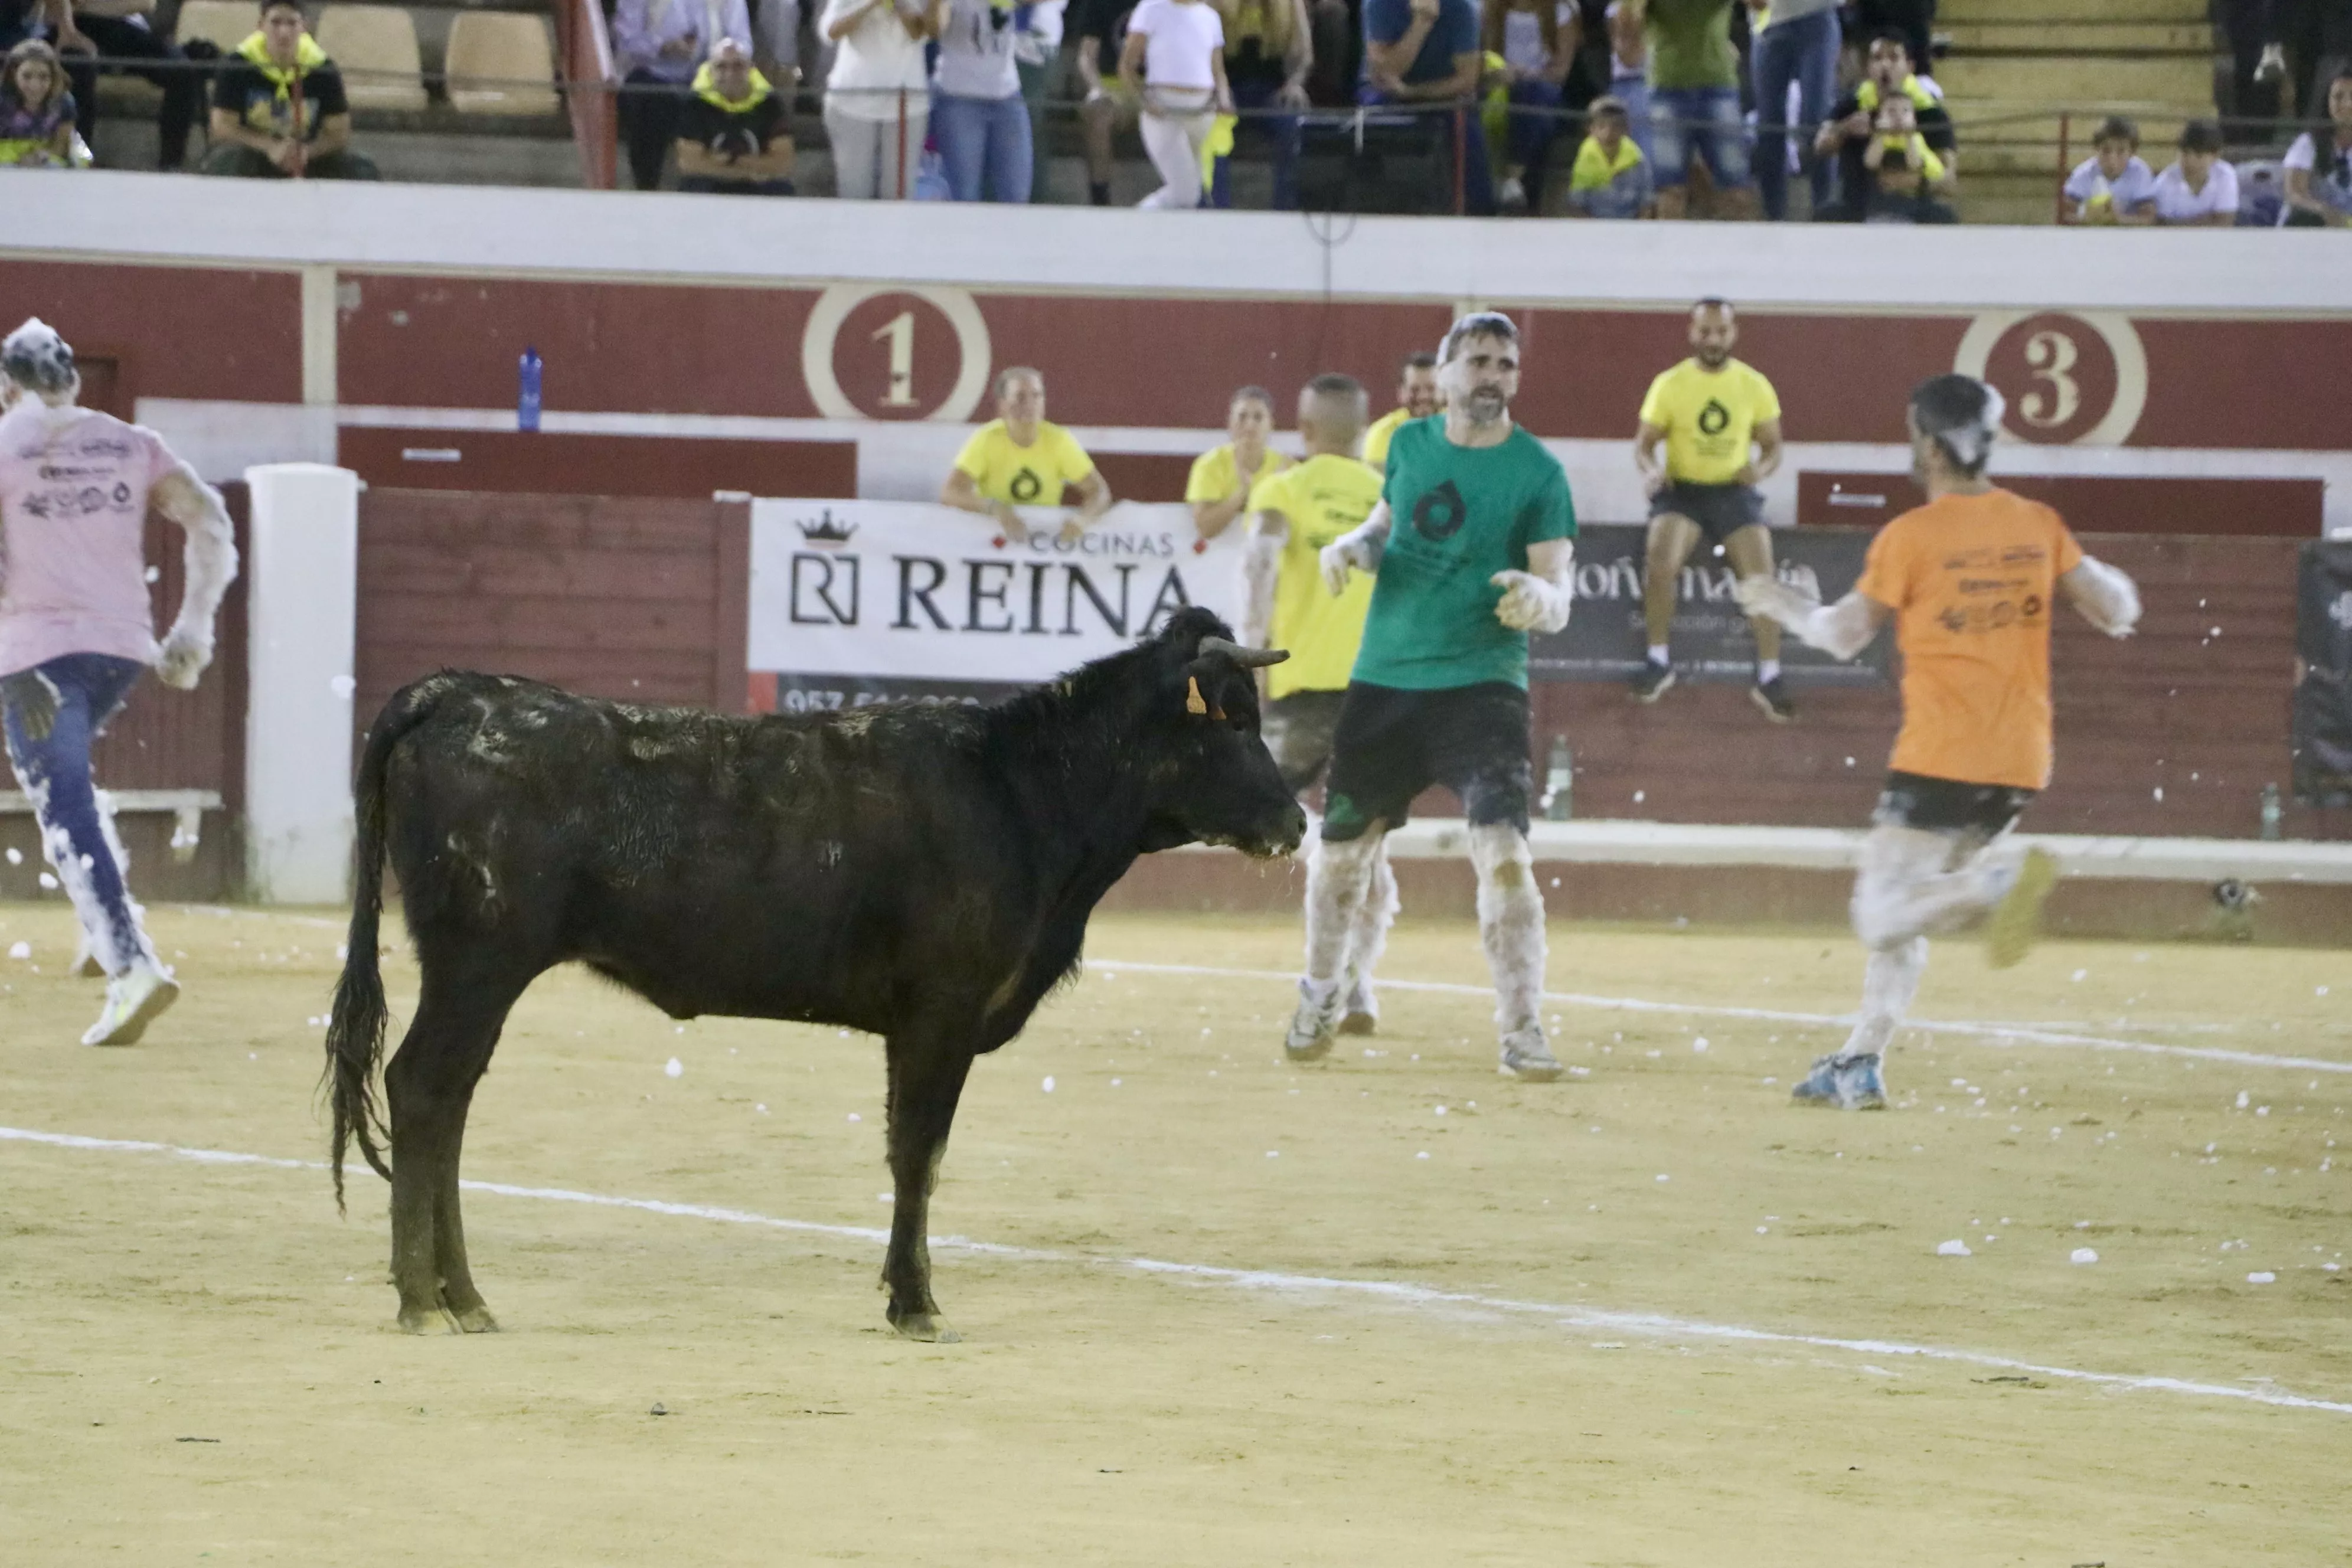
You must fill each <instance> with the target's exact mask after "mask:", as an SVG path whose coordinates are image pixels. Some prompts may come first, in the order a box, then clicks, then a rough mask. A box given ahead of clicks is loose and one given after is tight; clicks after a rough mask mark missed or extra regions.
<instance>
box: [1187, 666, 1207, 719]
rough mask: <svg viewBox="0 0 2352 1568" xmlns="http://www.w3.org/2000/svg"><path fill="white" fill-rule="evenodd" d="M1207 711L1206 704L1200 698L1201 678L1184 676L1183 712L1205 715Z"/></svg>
mask: <svg viewBox="0 0 2352 1568" xmlns="http://www.w3.org/2000/svg"><path fill="white" fill-rule="evenodd" d="M1208 710H1209V705H1208V703H1207V702H1206V701H1204V700H1202V697H1201V678H1200V677H1199V676H1197V675H1188V676H1186V677H1185V678H1184V711H1185V712H1187V713H1206V712H1207V711H1208Z"/></svg>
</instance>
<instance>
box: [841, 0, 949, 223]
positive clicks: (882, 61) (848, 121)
mask: <svg viewBox="0 0 2352 1568" xmlns="http://www.w3.org/2000/svg"><path fill="white" fill-rule="evenodd" d="M945 15H946V7H945V5H943V4H942V3H941V0H826V5H825V7H824V16H823V17H822V18H821V19H820V20H819V23H818V26H819V28H820V29H821V30H822V31H823V32H824V37H825V39H826V41H827V42H829V43H831V44H832V45H833V46H834V55H833V69H832V70H831V72H829V73H828V74H827V75H826V77H825V79H824V86H825V94H824V132H825V136H826V138H827V139H828V140H829V141H831V142H832V143H833V177H834V190H835V195H841V196H845V197H847V198H848V199H849V200H851V201H871V200H873V199H874V198H875V197H876V196H884V197H889V198H892V199H897V198H901V197H904V196H907V195H910V194H912V192H913V191H914V188H915V169H916V165H917V164H918V163H920V162H921V161H922V148H923V132H924V126H925V123H926V122H927V121H929V119H930V116H931V93H930V72H929V70H928V69H927V68H925V67H924V64H923V40H924V39H926V38H929V37H936V36H938V33H939V30H940V19H941V18H942V17H943V16H945Z"/></svg>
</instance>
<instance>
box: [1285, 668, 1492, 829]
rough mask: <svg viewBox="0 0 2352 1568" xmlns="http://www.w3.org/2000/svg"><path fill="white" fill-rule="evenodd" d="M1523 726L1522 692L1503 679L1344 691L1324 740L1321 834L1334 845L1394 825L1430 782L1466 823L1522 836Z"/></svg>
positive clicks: (1409, 812) (1406, 814) (1354, 687)
mask: <svg viewBox="0 0 2352 1568" xmlns="http://www.w3.org/2000/svg"><path fill="white" fill-rule="evenodd" d="M1432 784H1444V786H1445V787H1446V788H1448V789H1450V790H1452V791H1453V792H1454V794H1456V795H1460V796H1461V797H1462V806H1463V810H1464V811H1465V813H1467V814H1468V816H1469V818H1470V821H1471V823H1472V825H1473V826H1491V825H1493V824H1496V823H1503V822H1507V823H1509V824H1510V825H1511V826H1514V827H1517V829H1518V830H1519V831H1520V832H1522V833H1525V832H1526V831H1527V829H1528V795H1529V793H1530V792H1531V791H1532V790H1533V789H1534V787H1535V767H1534V764H1533V763H1531V762H1530V761H1529V760H1528V694H1527V693H1526V692H1525V691H1524V690H1522V689H1519V688H1518V687H1516V686H1513V685H1511V684H1510V683H1508V682H1507V681H1500V680H1493V681H1485V682H1482V683H1480V684H1479V685H1476V686H1456V687H1451V688H1448V689H1444V690H1442V691H1401V690H1399V689H1396V688H1395V687H1392V686H1365V685H1362V684H1360V683H1359V684H1356V685H1352V686H1349V688H1348V700H1347V702H1346V703H1345V705H1343V706H1342V707H1341V708H1340V710H1339V731H1338V732H1337V733H1336V734H1335V735H1333V736H1332V740H1331V782H1330V784H1329V785H1328V788H1327V789H1326V790H1325V792H1324V799H1323V837H1326V838H1328V839H1329V840H1331V841H1332V842H1333V843H1335V844H1340V843H1345V842H1347V841H1348V840H1349V839H1351V838H1360V837H1363V834H1364V830H1365V828H1367V827H1369V826H1371V824H1373V823H1374V822H1384V823H1386V824H1388V826H1391V827H1401V826H1403V825H1404V822H1405V820H1406V818H1407V817H1409V816H1411V815H1412V799H1413V796H1415V795H1419V794H1420V793H1421V792H1422V791H1423V790H1425V789H1427V788H1428V787H1429V786H1430V785H1432Z"/></svg>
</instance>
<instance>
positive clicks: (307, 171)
mask: <svg viewBox="0 0 2352 1568" xmlns="http://www.w3.org/2000/svg"><path fill="white" fill-rule="evenodd" d="M211 130H212V150H211V151H210V152H209V153H206V154H205V164H204V172H205V174H228V175H233V176H236V177H237V178H240V179H248V180H255V179H262V180H282V179H289V178H290V179H306V180H375V179H381V178H383V176H382V175H380V174H377V173H376V167H375V165H374V164H373V163H371V162H369V161H368V160H367V159H366V158H364V157H362V155H360V154H359V153H354V152H352V150H351V148H352V106H351V102H350V100H348V99H347V98H346V97H345V96H344V95H343V73H342V72H341V71H339V70H337V69H336V68H335V62H334V61H332V60H331V59H329V58H327V52H326V51H325V50H324V49H322V48H320V47H319V46H318V44H317V42H316V41H315V40H314V39H312V38H311V37H310V29H309V27H308V26H305V24H304V22H303V19H302V7H301V5H299V3H298V0H262V6H261V30H260V31H259V32H257V33H256V34H254V35H253V36H252V37H249V38H247V39H246V40H245V42H243V43H241V44H239V45H238V46H237V47H236V54H234V55H232V56H230V57H229V58H228V60H227V62H226V64H224V65H223V66H222V67H221V69H220V73H219V74H218V75H216V76H215V77H214V78H213V116H212V128H211Z"/></svg>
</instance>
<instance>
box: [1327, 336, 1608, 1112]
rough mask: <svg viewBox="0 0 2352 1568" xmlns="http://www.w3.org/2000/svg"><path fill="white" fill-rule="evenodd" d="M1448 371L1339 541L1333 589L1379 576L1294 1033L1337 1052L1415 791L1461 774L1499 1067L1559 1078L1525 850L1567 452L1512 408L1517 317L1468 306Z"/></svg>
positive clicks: (1334, 783)
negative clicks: (1367, 908) (1535, 666)
mask: <svg viewBox="0 0 2352 1568" xmlns="http://www.w3.org/2000/svg"><path fill="white" fill-rule="evenodd" d="M1437 377H1438V381H1439V384H1440V385H1441V386H1442V388H1443V389H1444V394H1445V413H1444V416H1443V417H1442V418H1437V417H1433V418H1428V419H1419V420H1414V421H1412V423H1410V424H1408V425H1405V426H1402V427H1401V428H1400V429H1399V430H1398V431H1397V433H1396V436H1395V437H1394V438H1393V439H1392V440H1391V443H1390V445H1389V461H1388V468H1387V472H1386V473H1385V474H1384V475H1383V477H1382V480H1381V503H1380V505H1379V506H1377V507H1375V508H1374V509H1373V510H1372V513H1371V515H1370V517H1368V518H1366V519H1365V520H1364V523H1363V525H1362V526H1361V527H1360V528H1357V529H1354V530H1351V531H1349V532H1348V533H1346V534H1343V535H1342V536H1341V537H1339V539H1337V540H1335V541H1333V542H1331V543H1330V544H1328V545H1326V546H1325V547H1324V549H1323V551H1322V555H1321V563H1322V567H1323V575H1324V585H1325V586H1326V587H1327V588H1328V589H1329V590H1330V592H1331V593H1332V594H1333V595H1339V594H1343V593H1345V592H1346V590H1347V587H1348V578H1349V574H1350V573H1351V572H1364V573H1368V574H1370V575H1371V577H1372V602H1371V607H1370V611H1369V612H1368V613H1367V615H1366V617H1365V622H1364V637H1363V643H1362V646H1361V647H1360V649H1359V651H1358V652H1357V655H1356V662H1355V667H1354V669H1353V670H1352V672H1351V673H1350V675H1349V682H1348V690H1347V696H1346V698H1345V699H1344V700H1342V702H1341V704H1340V709H1339V725H1338V729H1337V731H1336V732H1335V733H1334V735H1333V736H1332V751H1331V774H1330V783H1329V785H1328V789H1327V791H1326V794H1325V797H1324V815H1323V824H1322V828H1321V831H1320V833H1319V834H1318V838H1317V842H1316V847H1315V852H1314V856H1313V858H1312V859H1311V860H1310V861H1309V863H1308V866H1307V973H1306V974H1305V976H1304V977H1302V978H1301V979H1300V981H1299V983H1298V1011H1297V1015H1296V1016H1294V1017H1293V1018H1292V1020H1291V1024H1290V1029H1289V1032H1288V1034H1287V1036H1286V1037H1285V1039H1284V1041H1283V1048H1284V1051H1285V1052H1286V1054H1287V1055H1288V1056H1289V1058H1290V1059H1291V1060H1293V1061H1314V1060H1316V1059H1317V1058H1320V1057H1322V1056H1324V1055H1326V1054H1328V1052H1329V1050H1330V1049H1331V1045H1332V1040H1333V1037H1334V1036H1335V1035H1336V1034H1337V1032H1338V1029H1339V1023H1340V1016H1341V1009H1342V1007H1343V1005H1344V1002H1345V996H1344V994H1343V981H1344V979H1345V973H1344V971H1345V964H1346V959H1347V955H1348V948H1349V932H1350V931H1352V930H1354V929H1355V927H1356V926H1357V924H1358V922H1359V921H1360V916H1361V913H1362V908H1363V905H1364V902H1365V900H1367V899H1368V898H1370V897H1371V896H1372V889H1373V883H1374V877H1375V872H1376V868H1377V865H1378V862H1379V859H1380V856H1381V843H1382V840H1383V839H1384V838H1385V837H1386V836H1387V834H1388V832H1389V830H1390V829H1391V828H1393V827H1397V826H1401V825H1402V824H1403V822H1404V821H1405V819H1406V816H1407V814H1408V812H1409V809H1410V808H1411V806H1412V801H1413V797H1414V796H1416V795H1420V794H1421V792H1422V791H1423V790H1425V789H1427V788H1428V787H1429V786H1430V785H1432V784H1444V785H1445V786H1446V787H1447V788H1449V789H1451V790H1453V791H1454V793H1455V794H1456V795H1460V796H1461V797H1462V805H1463V809H1464V815H1465V816H1467V817H1468V818H1469V840H1470V859H1471V863H1472V864H1473V865H1474V866H1475V868H1476V869H1477V874H1478V934H1479V938H1480V940H1481V942H1482V943H1483V944H1484V946H1485V947H1486V962H1487V964H1488V966H1489V968H1490V969H1491V970H1492V971H1493V973H1494V977H1495V993H1496V1008H1495V1022H1496V1027H1497V1030H1498V1032H1499V1034H1500V1035H1501V1037H1502V1067H1501V1070H1502V1071H1503V1073H1504V1074H1505V1075H1506V1076H1508V1077H1515V1078H1521V1079H1530V1080H1534V1081H1537V1082H1548V1081H1549V1080H1550V1079H1556V1078H1558V1077H1559V1074H1560V1065H1559V1061H1558V1059H1557V1058H1554V1057H1553V1055H1552V1053H1551V1048H1550V1047H1549V1044H1548V1043H1547V1042H1546V1040H1545V1038H1544V1027H1543V1016H1542V1007H1543V979H1544V908H1543V895H1542V894H1541V893H1539V892H1538V890H1537V889H1536V880H1535V866H1534V858H1533V857H1532V856H1531V855H1530V854H1529V853H1528V794H1529V792H1530V790H1531V788H1532V783H1533V781H1532V777H1531V774H1532V771H1533V770H1532V768H1531V766H1530V764H1529V760H1528V751H1529V748H1528V633H1530V632H1537V631H1540V632H1557V631H1559V629H1560V628H1561V627H1563V626H1566V625H1567V624H1568V614H1569V608H1570V598H1571V596H1572V591H1571V586H1570V563H1571V560H1572V558H1573V556H1574V553H1575V538H1576V509H1575V505H1574V503H1573V502H1572V501H1571V500H1570V496H1569V488H1568V476H1567V474H1566V473H1564V472H1563V471H1562V470H1561V468H1560V466H1559V459H1558V458H1554V457H1553V456H1552V455H1551V454H1550V453H1549V451H1547V450H1546V449H1545V448H1544V445H1543V443H1542V442H1540V441H1538V440H1537V439H1536V438H1535V437H1533V436H1530V435H1528V433H1527V432H1526V431H1525V430H1522V429H1520V428H1519V427H1518V426H1517V425H1516V424H1514V423H1513V422H1512V419H1511V399H1512V397H1513V396H1514V395H1516V394H1517V391H1518V387H1519V331H1518V328H1517V326H1516V325H1514V324H1513V322H1512V321H1511V319H1510V318H1509V317H1508V316H1504V315H1499V314H1496V313H1495V312H1492V311H1483V310H1482V311H1479V312H1477V313H1475V314H1473V315H1468V316H1465V317H1463V318H1462V319H1461V320H1459V321H1455V322H1454V326H1453V328H1452V330H1450V331H1447V333H1446V334H1445V341H1444V343H1443V344H1442V345H1441V346H1440V347H1439V349H1438V352H1437Z"/></svg>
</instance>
